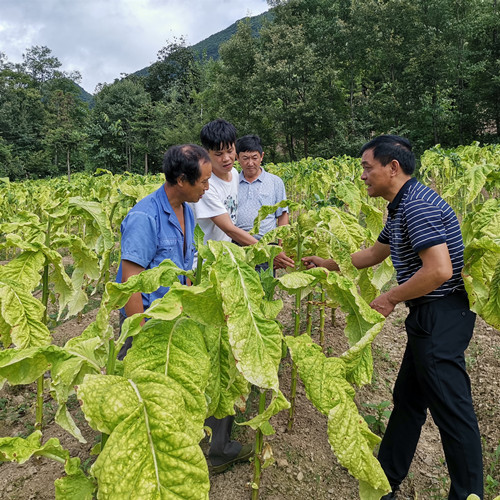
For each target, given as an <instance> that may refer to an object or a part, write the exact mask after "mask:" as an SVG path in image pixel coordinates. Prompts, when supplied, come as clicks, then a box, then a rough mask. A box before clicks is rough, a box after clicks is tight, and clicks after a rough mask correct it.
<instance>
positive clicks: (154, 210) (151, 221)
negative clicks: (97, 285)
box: [116, 186, 195, 314]
mask: <svg viewBox="0 0 500 500" xmlns="http://www.w3.org/2000/svg"><path fill="white" fill-rule="evenodd" d="M183 207H184V228H185V233H183V232H182V229H181V226H180V224H179V220H178V219H177V216H176V215H175V212H174V210H173V208H172V206H171V205H170V202H169V201H168V197H167V193H166V192H165V187H164V186H161V187H160V188H159V189H157V190H156V191H155V192H153V193H151V194H150V195H149V196H146V197H145V198H143V199H142V200H141V201H139V202H138V203H137V204H136V205H135V206H134V207H132V209H131V210H130V211H129V213H128V214H127V216H126V217H125V219H124V220H123V222H122V224H121V227H120V229H121V233H122V239H121V259H122V260H128V261H130V262H134V263H135V264H138V265H139V266H141V267H143V268H144V269H152V268H154V267H157V266H158V265H159V264H160V263H161V262H163V261H164V260H165V259H170V260H171V261H172V262H173V263H174V264H176V265H177V266H178V267H180V268H181V269H185V270H191V269H192V267H193V258H194V252H195V246H194V216H193V212H192V210H191V207H190V206H189V205H188V204H187V203H183ZM184 238H185V239H186V252H185V253H184ZM121 278H122V264H121V262H120V267H119V269H118V274H117V276H116V281H117V282H119V283H120V282H121ZM179 280H180V282H181V283H182V284H186V277H185V276H179ZM167 292H168V287H160V288H158V290H156V291H155V292H153V293H143V294H142V303H143V305H144V310H146V309H147V308H148V307H149V306H150V305H151V303H152V302H153V301H154V300H156V299H159V298H161V297H163V296H164V295H165V294H166V293H167ZM122 312H123V314H125V310H124V309H122Z"/></svg>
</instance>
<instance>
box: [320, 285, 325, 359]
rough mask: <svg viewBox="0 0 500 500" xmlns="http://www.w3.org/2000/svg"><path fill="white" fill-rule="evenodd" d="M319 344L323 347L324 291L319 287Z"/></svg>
mask: <svg viewBox="0 0 500 500" xmlns="http://www.w3.org/2000/svg"><path fill="white" fill-rule="evenodd" d="M319 345H320V346H321V349H323V350H324V349H325V291H324V290H323V288H322V289H321V306H320V308H319Z"/></svg>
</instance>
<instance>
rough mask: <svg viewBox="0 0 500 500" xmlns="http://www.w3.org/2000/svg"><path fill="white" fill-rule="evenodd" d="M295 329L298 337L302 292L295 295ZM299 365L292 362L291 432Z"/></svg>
mask: <svg viewBox="0 0 500 500" xmlns="http://www.w3.org/2000/svg"><path fill="white" fill-rule="evenodd" d="M294 315H295V327H294V331H293V336H294V337H298V335H299V333H300V290H299V291H298V292H296V293H295V312H294ZM297 371H298V370H297V365H296V364H295V362H294V361H292V381H291V387H290V410H288V413H289V414H288V426H287V429H288V430H289V431H291V430H292V428H293V420H294V418H295V399H296V395H297Z"/></svg>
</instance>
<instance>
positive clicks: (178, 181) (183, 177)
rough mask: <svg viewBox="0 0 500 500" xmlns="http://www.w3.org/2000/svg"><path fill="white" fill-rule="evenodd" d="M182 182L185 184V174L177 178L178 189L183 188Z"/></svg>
mask: <svg viewBox="0 0 500 500" xmlns="http://www.w3.org/2000/svg"><path fill="white" fill-rule="evenodd" d="M184 182H186V174H181V175H179V177H177V184H178V185H179V186H180V187H183V186H184Z"/></svg>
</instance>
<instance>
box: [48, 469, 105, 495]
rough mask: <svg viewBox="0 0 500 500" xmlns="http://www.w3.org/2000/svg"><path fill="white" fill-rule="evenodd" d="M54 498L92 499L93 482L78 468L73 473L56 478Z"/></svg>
mask: <svg viewBox="0 0 500 500" xmlns="http://www.w3.org/2000/svg"><path fill="white" fill-rule="evenodd" d="M54 485H55V488H56V500H92V499H93V498H95V497H94V492H95V484H94V483H93V481H92V480H91V479H89V478H88V477H86V476H85V474H84V473H83V471H81V470H79V471H77V472H75V473H74V474H71V475H68V476H65V477H62V478H60V479H56V480H55V481H54Z"/></svg>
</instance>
